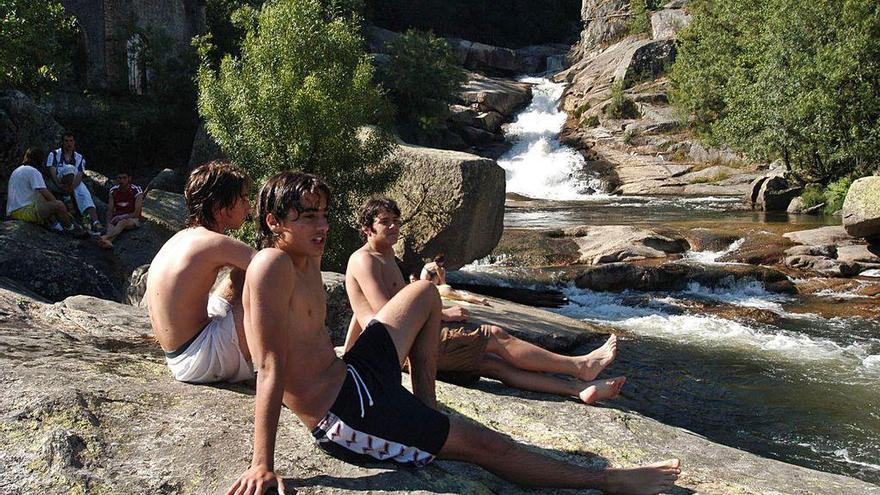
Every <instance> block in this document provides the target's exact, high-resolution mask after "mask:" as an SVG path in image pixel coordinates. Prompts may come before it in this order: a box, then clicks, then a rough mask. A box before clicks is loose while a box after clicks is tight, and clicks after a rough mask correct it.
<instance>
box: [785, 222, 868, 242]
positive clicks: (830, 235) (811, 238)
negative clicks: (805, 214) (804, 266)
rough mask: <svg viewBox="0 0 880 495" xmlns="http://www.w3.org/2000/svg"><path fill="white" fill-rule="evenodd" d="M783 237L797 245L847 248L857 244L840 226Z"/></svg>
mask: <svg viewBox="0 0 880 495" xmlns="http://www.w3.org/2000/svg"><path fill="white" fill-rule="evenodd" d="M783 237H785V238H787V239H790V240H791V241H792V242H794V243H796V244H805V245H808V246H845V245H848V244H853V243H855V242H856V239H854V238H853V237H852V236H851V235H849V233H847V231H846V230H845V229H844V228H843V227H842V226H840V225H832V226H829V227H819V228H817V229H810V230H798V231H795V232H788V233H786V234H783Z"/></svg>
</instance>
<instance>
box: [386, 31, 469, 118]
mask: <svg viewBox="0 0 880 495" xmlns="http://www.w3.org/2000/svg"><path fill="white" fill-rule="evenodd" d="M388 51H389V54H390V58H391V61H390V65H389V68H388V78H387V84H388V85H389V90H390V93H391V97H392V99H393V101H394V103H395V105H396V106H397V109H398V116H399V117H400V118H401V119H402V120H403V121H405V122H411V123H417V124H418V125H419V127H421V128H422V129H423V130H432V129H434V128H436V127H437V126H438V125H439V124H440V123H441V122H442V121H443V119H445V118H446V117H447V116H448V114H449V104H450V103H452V102H454V101H455V100H456V99H458V91H459V89H460V88H461V85H462V84H464V82H465V81H466V80H467V76H466V75H465V73H464V71H463V70H462V69H461V67H460V66H459V65H458V64H457V63H456V60H455V56H454V55H453V54H452V50H451V49H450V48H449V44H448V43H447V42H446V40H444V39H443V38H439V37H437V36H434V35H433V34H431V33H423V32H420V31H416V30H414V29H409V30H407V31H406V32H405V33H403V34H401V35H400V36H399V37H397V39H395V40H394V41H392V42H391V43H390V46H389V50H388Z"/></svg>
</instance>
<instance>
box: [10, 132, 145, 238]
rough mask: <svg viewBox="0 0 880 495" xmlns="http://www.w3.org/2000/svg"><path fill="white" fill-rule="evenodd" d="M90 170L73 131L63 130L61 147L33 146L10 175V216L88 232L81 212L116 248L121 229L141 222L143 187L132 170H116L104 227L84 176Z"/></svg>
mask: <svg viewBox="0 0 880 495" xmlns="http://www.w3.org/2000/svg"><path fill="white" fill-rule="evenodd" d="M44 156H45V157H46V160H45V162H42V157H44ZM85 170H86V161H85V159H84V158H83V156H82V155H81V154H79V153H77V151H76V139H75V137H74V135H73V134H72V133H70V132H65V133H64V135H63V136H62V141H61V147H60V148H58V149H56V150H54V151H52V152H51V153H49V154H48V155H46V154H45V153H44V152H43V151H42V149H41V148H39V147H31V148H28V149H27V151H25V154H24V158H23V159H22V164H21V165H20V166H19V167H18V168H16V169H15V170H13V171H12V174H10V176H9V186H8V193H7V199H6V216H7V217H9V218H13V219H16V220H21V221H24V222H30V223H35V224H40V225H45V226H48V227H50V228H52V229H53V230H55V231H58V232H63V233H68V234H70V235H73V236H74V237H77V238H87V237H89V236H90V235H89V232H88V231H87V230H86V229H84V228H83V227H82V226H81V225H80V223H79V222H78V221H77V220H76V219H77V217H81V218H82V219H84V220H85V221H87V222H89V229H90V230H91V232H92V233H93V234H94V235H95V238H96V240H97V243H98V245H99V246H101V247H102V248H105V249H110V248H112V247H113V240H114V239H116V237H118V236H119V234H121V233H122V232H123V231H125V230H130V229H134V228H137V227H138V226H140V222H141V208H142V207H143V193H144V191H143V189H141V188H140V186H137V185H135V184H132V183H131V176H130V175H129V174H128V173H127V172H120V173H119V174H117V176H116V184H115V185H114V186H113V187H111V188H110V192H109V194H108V203H107V229H106V231H104V225H102V224H101V221H100V220H99V219H98V211H97V208H96V207H95V202H94V200H93V199H92V194H91V192H89V189H88V188H87V187H86V185H85V183H84V182H83V176H84V175H85ZM68 202H69V204H68ZM102 233H103V235H102Z"/></svg>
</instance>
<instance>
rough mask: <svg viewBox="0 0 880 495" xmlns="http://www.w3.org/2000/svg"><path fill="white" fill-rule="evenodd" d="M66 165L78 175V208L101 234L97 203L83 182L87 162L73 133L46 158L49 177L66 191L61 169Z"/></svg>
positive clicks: (68, 133) (76, 182) (66, 133)
mask: <svg viewBox="0 0 880 495" xmlns="http://www.w3.org/2000/svg"><path fill="white" fill-rule="evenodd" d="M64 165H71V166H73V167H74V168H75V169H76V175H75V176H74V179H73V198H74V200H75V201H76V205H77V208H79V211H80V213H81V214H87V215H88V216H89V217H90V218H91V221H92V230H93V231H95V232H101V231H102V230H104V226H103V225H101V221H100V220H98V212H97V210H95V202H94V201H93V200H92V194H91V193H90V192H89V189H88V188H87V187H86V185H85V184H83V182H82V177H83V174H84V173H85V171H86V160H85V158H83V156H82V155H81V154H79V153H77V152H76V138H74V136H73V133H70V132H65V133H64V135H63V136H62V138H61V147H60V148H58V149H57V150H55V151H53V152H51V153H49V156H48V157H47V158H46V167H47V168H48V169H49V177H50V179H51V180H52V181H53V182H54V183H55V185H56V186H58V188H59V189H62V190H63V189H64V188H63V187H62V184H61V175H60V172H61V169H62V167H63V166H64Z"/></svg>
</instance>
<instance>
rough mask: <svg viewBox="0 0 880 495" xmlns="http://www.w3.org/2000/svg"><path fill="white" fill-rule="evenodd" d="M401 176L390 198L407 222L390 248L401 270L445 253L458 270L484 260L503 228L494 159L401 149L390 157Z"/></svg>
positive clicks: (501, 174)
mask: <svg viewBox="0 0 880 495" xmlns="http://www.w3.org/2000/svg"><path fill="white" fill-rule="evenodd" d="M391 159H393V160H396V161H398V162H400V163H401V164H402V165H403V173H402V175H401V177H400V178H399V179H398V181H397V182H396V183H395V184H394V185H392V186H391V188H390V189H389V193H390V194H391V196H392V197H393V198H395V199H396V200H397V201H398V203H399V204H400V207H401V211H402V212H403V216H404V218H406V219H407V220H408V221H407V223H406V224H404V226H403V228H402V229H401V236H400V240H399V241H398V242H397V245H396V246H395V252H396V254H397V256H398V257H399V258H400V259H401V260H403V266H404V268H405V270H407V271H409V272H412V271H418V269H420V268H421V265H422V264H423V263H424V261H425V259H427V258H430V257H433V256H435V255H436V254H438V253H441V252H443V253H446V259H447V265H448V267H449V268H451V269H455V268H458V267H460V266H462V265H464V264H466V263H470V262H471V261H473V260H476V259H479V258H482V257H483V256H486V255H487V254H489V253H490V252H492V249H493V248H494V247H495V245H496V244H497V243H498V239H499V238H500V237H501V231H502V229H503V223H504V189H505V182H504V169H502V168H501V167H499V166H498V164H497V163H495V161H494V160H490V159H487V158H480V157H478V156H475V155H469V154H467V153H461V152H456V151H446V150H436V149H430V148H421V147H418V146H409V145H405V144H401V145H400V146H399V147H398V148H397V149H396V151H395V152H394V153H393V156H392V158H391Z"/></svg>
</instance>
